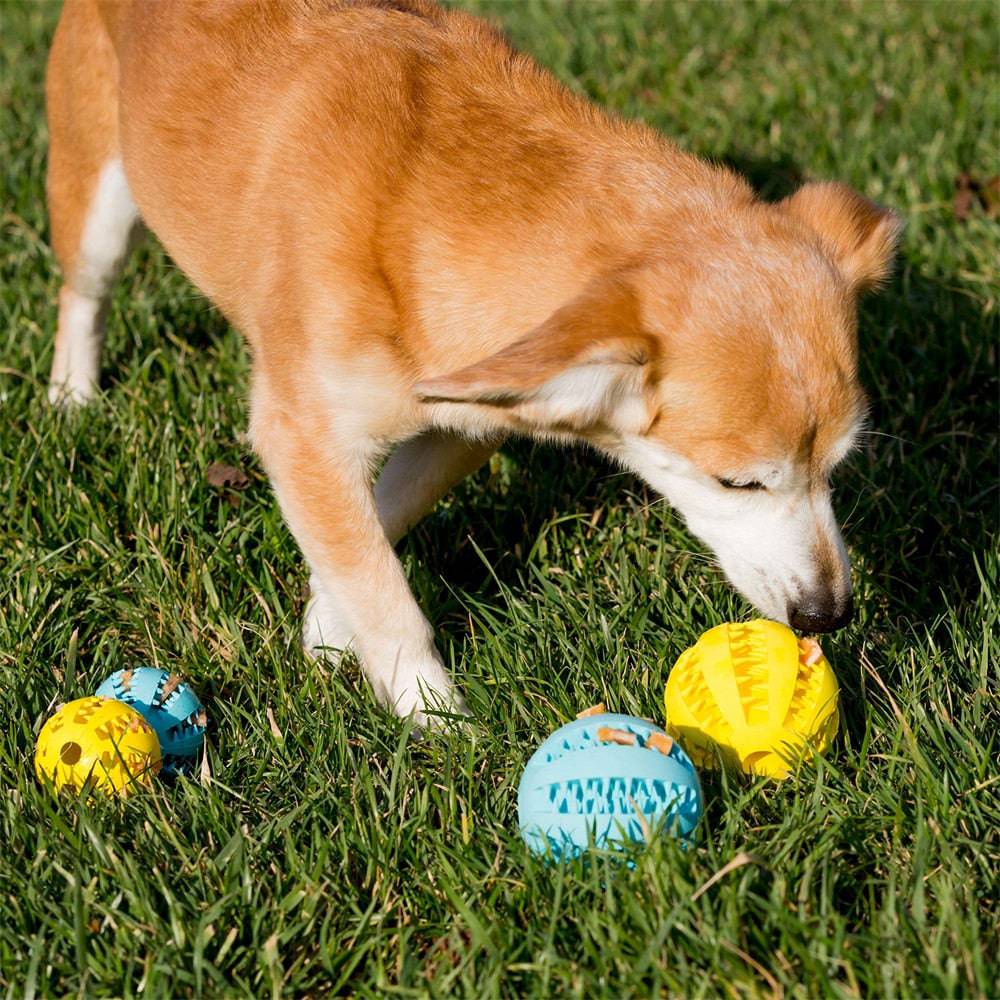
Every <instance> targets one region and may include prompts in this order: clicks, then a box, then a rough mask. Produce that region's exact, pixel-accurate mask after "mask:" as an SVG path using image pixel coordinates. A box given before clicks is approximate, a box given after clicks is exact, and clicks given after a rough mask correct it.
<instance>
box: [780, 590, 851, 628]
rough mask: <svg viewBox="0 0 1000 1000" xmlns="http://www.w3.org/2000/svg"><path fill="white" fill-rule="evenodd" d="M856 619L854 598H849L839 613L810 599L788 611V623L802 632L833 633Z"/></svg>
mask: <svg viewBox="0 0 1000 1000" xmlns="http://www.w3.org/2000/svg"><path fill="white" fill-rule="evenodd" d="M853 617H854V598H853V597H848V598H847V601H846V603H845V604H844V607H843V609H842V610H841V611H840V612H839V613H838V612H836V611H835V610H834V609H833V608H832V607H830V605H828V604H827V605H824V604H821V603H820V602H818V601H817V602H812V601H809V600H808V599H807V600H805V601H803V602H802V603H801V604H800V605H797V606H796V605H793V606H792V607H790V608H789V609H788V621H789V623H790V624H791V626H792V628H797V629H798V630H799V631H800V632H833V631H834V630H835V629H838V628H843V627H844V626H845V625H846V624H847V623H848V622H849V621H850V620H851V619H852V618H853Z"/></svg>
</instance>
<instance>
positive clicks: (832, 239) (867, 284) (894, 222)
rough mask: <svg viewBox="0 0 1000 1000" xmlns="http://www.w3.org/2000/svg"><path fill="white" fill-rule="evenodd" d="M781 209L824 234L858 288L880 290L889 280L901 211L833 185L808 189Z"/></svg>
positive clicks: (823, 183) (816, 184)
mask: <svg viewBox="0 0 1000 1000" xmlns="http://www.w3.org/2000/svg"><path fill="white" fill-rule="evenodd" d="M780 204H781V205H782V206H784V208H785V209H786V210H787V211H788V212H790V213H791V214H792V215H794V216H796V217H797V218H799V219H801V220H802V221H803V222H805V223H806V224H807V225H808V226H810V227H811V228H812V229H813V230H814V231H815V232H816V233H817V234H818V235H819V237H820V239H821V240H822V241H823V242H824V244H826V246H827V248H828V249H829V251H830V253H831V254H832V255H833V259H834V261H835V262H836V264H837V267H838V268H839V269H840V271H841V273H842V274H843V275H844V277H845V278H847V280H848V281H849V282H850V283H851V285H853V286H854V287H855V288H857V289H859V290H865V289H869V288H874V287H875V286H876V285H878V284H879V283H880V282H882V281H884V280H885V278H886V277H887V276H888V274H889V269H890V267H891V265H892V258H893V254H894V253H895V252H896V244H897V242H898V240H899V234H900V232H902V229H903V220H902V219H900V217H899V216H898V215H896V213H895V212H891V211H890V210H889V209H887V208H882V207H881V206H880V205H876V204H875V203H874V202H873V201H869V200H868V199H867V198H863V197H862V196H861V195H860V194H858V193H857V192H856V191H854V190H852V189H851V188H849V187H848V186H847V185H846V184H839V183H836V182H833V181H821V182H814V183H811V184H805V185H803V186H802V187H800V188H799V190H798V191H796V192H795V193H794V194H793V195H790V196H789V197H788V198H786V199H785V200H784V201H782V202H780Z"/></svg>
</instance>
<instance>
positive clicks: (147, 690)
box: [97, 667, 208, 774]
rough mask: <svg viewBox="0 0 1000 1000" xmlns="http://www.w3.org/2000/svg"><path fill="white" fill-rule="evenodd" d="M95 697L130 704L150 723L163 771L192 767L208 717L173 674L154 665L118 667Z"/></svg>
mask: <svg viewBox="0 0 1000 1000" xmlns="http://www.w3.org/2000/svg"><path fill="white" fill-rule="evenodd" d="M97 697H99V698H114V699H115V700H116V701H121V702H124V703H125V704H126V705H130V706H131V707H132V708H134V709H135V710H136V711H137V712H139V714H140V715H142V717H143V718H144V719H145V720H146V722H148V723H149V724H150V725H151V726H152V727H153V729H154V730H155V731H156V735H157V736H158V737H159V740H160V749H161V750H162V752H163V773H164V774H178V773H184V772H187V771H190V770H192V769H193V768H194V765H195V762H196V761H197V758H198V754H199V753H200V752H201V748H202V745H203V744H204V742H205V728H206V726H207V723H208V718H207V716H206V714H205V709H204V708H203V707H202V704H201V702H200V701H199V700H198V696H197V695H196V694H195V693H194V692H193V691H192V690H191V688H190V686H189V685H188V684H186V683H185V682H184V681H182V680H181V679H180V678H179V677H178V676H177V675H176V674H169V673H167V671H166V670H159V669H157V668H156V667H135V668H133V669H130V670H118V671H116V672H115V673H113V674H112V675H111V676H110V677H109V678H108V679H107V680H106V681H105V682H104V683H103V684H102V685H101V686H100V687H99V688H98V689H97Z"/></svg>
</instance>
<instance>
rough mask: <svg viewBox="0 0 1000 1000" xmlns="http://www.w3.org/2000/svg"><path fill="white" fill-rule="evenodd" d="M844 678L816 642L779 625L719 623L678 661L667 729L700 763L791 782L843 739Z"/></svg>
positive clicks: (670, 685) (668, 694) (669, 691)
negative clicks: (808, 761)
mask: <svg viewBox="0 0 1000 1000" xmlns="http://www.w3.org/2000/svg"><path fill="white" fill-rule="evenodd" d="M838 693H839V688H838V686H837V678H836V676H835V675H834V673H833V670H832V669H831V668H830V664H829V663H827V661H826V658H825V657H824V656H823V650H822V649H820V646H819V643H818V642H816V640H815V639H798V638H796V636H795V633H794V632H792V630H791V629H789V628H786V627H785V626H784V625H779V624H778V623H777V622H771V621H764V620H757V621H751V622H746V623H745V624H726V625H718V626H716V627H715V628H713V629H710V630H709V631H708V632H706V633H705V634H704V635H703V636H702V637H701V638H700V639H699V640H698V641H697V642H696V643H695V644H694V645H693V646H692V647H691V648H690V649H687V650H685V651H684V652H683V653H682V654H681V655H680V658H679V659H678V660H677V662H676V663H675V664H674V668H673V670H671V672H670V676H669V677H668V678H667V687H666V691H665V693H664V704H665V707H666V712H667V730H668V732H669V733H670V734H671V735H672V736H673V737H674V738H675V739H681V740H683V741H684V745H685V746H686V747H687V748H688V751H689V752H690V754H691V757H692V758H693V760H694V761H695V763H696V764H698V766H699V767H700V766H705V765H712V766H717V765H718V762H719V757H720V756H721V758H722V760H723V761H728V762H729V763H731V764H735V765H737V766H739V767H740V768H741V769H742V770H743V771H744V772H745V773H747V774H758V775H766V776H768V777H771V778H786V777H787V776H788V775H789V773H790V772H791V770H792V769H793V768H794V767H795V765H796V764H797V763H798V762H799V761H800V760H802V758H804V757H810V756H812V754H813V753H821V752H822V751H824V750H825V749H826V748H827V747H828V746H829V745H830V742H831V741H832V740H833V738H834V736H835V735H836V734H837V727H838V725H839V715H838V712H837V697H838Z"/></svg>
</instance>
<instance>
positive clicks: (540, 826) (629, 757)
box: [517, 706, 702, 858]
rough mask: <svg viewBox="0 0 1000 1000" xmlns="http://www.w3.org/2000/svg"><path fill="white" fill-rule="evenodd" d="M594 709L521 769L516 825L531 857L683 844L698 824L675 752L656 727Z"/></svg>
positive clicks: (696, 799)
mask: <svg viewBox="0 0 1000 1000" xmlns="http://www.w3.org/2000/svg"><path fill="white" fill-rule="evenodd" d="M600 709H602V710H601V711H597V712H593V713H589V714H588V713H581V717H579V718H577V719H576V720H575V721H574V722H570V723H568V724H567V725H565V726H563V727H562V728H560V729H557V730H556V731H555V732H554V733H553V734H552V735H551V736H550V737H549V738H548V739H547V740H545V742H544V743H542V745H541V746H540V747H539V748H538V749H537V750H536V751H535V753H534V754H533V755H532V757H531V759H530V760H529V761H528V764H527V766H526V767H525V769H524V774H523V775H522V777H521V783H520V786H519V788H518V793H517V812H518V822H519V825H520V828H521V835H522V836H523V837H524V840H525V843H527V845H528V847H529V848H530V849H531V850H532V851H533V852H534V853H536V854H546V853H550V854H551V855H552V856H553V857H555V858H562V857H574V856H576V855H577V854H579V853H580V852H581V851H583V850H585V849H586V848H587V847H588V845H589V844H591V843H593V845H594V846H595V847H599V848H609V847H616V846H621V845H622V844H625V843H628V842H639V843H642V842H644V841H648V840H649V839H650V838H651V837H653V836H657V835H661V834H672V835H674V836H677V837H682V838H686V837H688V836H689V835H690V834H691V832H692V831H693V830H694V828H695V826H696V825H697V823H698V820H699V818H700V817H701V813H702V795H701V785H700V784H699V783H698V776H697V774H696V773H695V770H694V767H693V765H692V764H691V761H690V760H689V759H688V756H687V754H686V753H685V752H684V751H683V750H682V749H681V747H680V745H679V744H678V743H677V742H676V741H675V740H673V739H671V738H670V737H669V736H668V735H667V733H665V732H664V731H663V730H662V729H661V728H660V727H659V726H657V725H655V724H654V723H651V722H647V721H646V720H644V719H637V718H633V717H632V716H628V715H613V714H609V713H607V712H604V711H603V706H600Z"/></svg>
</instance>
